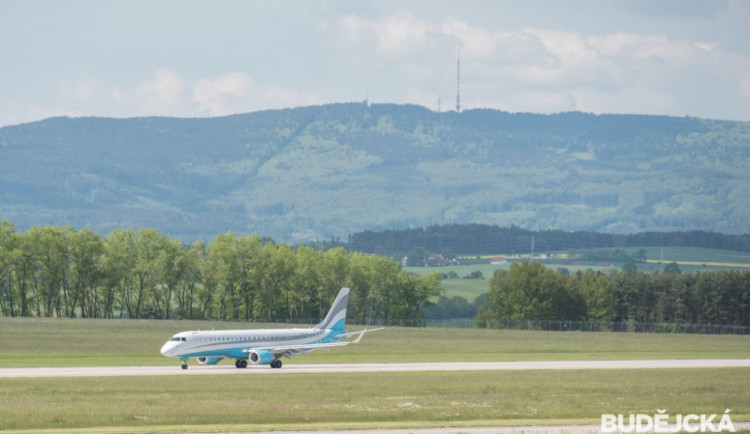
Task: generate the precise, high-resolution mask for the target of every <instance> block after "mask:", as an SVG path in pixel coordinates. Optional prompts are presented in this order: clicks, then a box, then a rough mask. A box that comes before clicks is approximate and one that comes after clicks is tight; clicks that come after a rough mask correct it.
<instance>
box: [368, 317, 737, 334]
mask: <svg viewBox="0 0 750 434" xmlns="http://www.w3.org/2000/svg"><path fill="white" fill-rule="evenodd" d="M367 325H368V326H369V325H372V324H367ZM376 325H388V326H403V327H443V328H477V323H476V320H475V319H474V318H454V319H425V320H407V321H389V322H387V323H386V322H383V321H380V322H377V324H376ZM486 326H487V327H486V328H489V329H500V330H543V331H560V332H564V331H583V332H622V333H685V334H712V335H750V327H748V326H735V325H719V324H671V323H646V322H635V321H628V322H609V321H607V322H602V321H556V320H493V321H488V322H487V324H486Z"/></svg>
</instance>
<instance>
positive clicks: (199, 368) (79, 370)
mask: <svg viewBox="0 0 750 434" xmlns="http://www.w3.org/2000/svg"><path fill="white" fill-rule="evenodd" d="M225 363H227V364H226V365H214V366H205V365H197V364H194V365H191V366H190V368H189V369H187V370H183V369H181V368H180V365H179V364H175V365H174V366H113V367H70V368H3V369H0V378H41V377H125V376H151V375H256V374H258V375H285V374H325V373H351V372H422V371H425V372H426V371H441V372H450V371H533V370H584V369H679V368H750V359H685V360H679V359H667V360H565V361H533V362H437V363H359V364H335V365H334V364H320V365H295V364H288V365H284V367H283V368H281V369H271V368H270V367H268V366H250V367H248V368H247V369H237V368H235V367H234V366H233V365H232V364H231V361H229V362H226V361H225Z"/></svg>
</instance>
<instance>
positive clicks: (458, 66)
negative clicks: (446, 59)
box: [456, 50, 461, 113]
mask: <svg viewBox="0 0 750 434" xmlns="http://www.w3.org/2000/svg"><path fill="white" fill-rule="evenodd" d="M460 111H461V51H460V50H459V51H458V57H457V58H456V113H458V112H460Z"/></svg>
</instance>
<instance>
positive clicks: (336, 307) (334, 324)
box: [315, 288, 349, 331]
mask: <svg viewBox="0 0 750 434" xmlns="http://www.w3.org/2000/svg"><path fill="white" fill-rule="evenodd" d="M348 302H349V288H341V291H339V295H338V296H336V300H334V301H333V304H332V305H331V309H330V310H329V311H328V315H326V317H325V319H324V320H323V322H321V323H320V324H318V325H317V326H315V328H317V329H329V330H336V331H344V327H346V305H347V303H348Z"/></svg>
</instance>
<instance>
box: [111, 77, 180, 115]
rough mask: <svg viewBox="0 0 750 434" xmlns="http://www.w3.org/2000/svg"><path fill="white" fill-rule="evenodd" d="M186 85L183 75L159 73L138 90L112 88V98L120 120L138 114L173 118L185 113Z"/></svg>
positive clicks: (140, 83)
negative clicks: (117, 107)
mask: <svg viewBox="0 0 750 434" xmlns="http://www.w3.org/2000/svg"><path fill="white" fill-rule="evenodd" d="M186 91H187V84H186V80H185V78H184V77H182V76H181V75H180V74H178V73H176V72H174V71H169V70H167V69H158V70H156V71H155V72H154V77H153V78H150V79H146V80H143V81H141V82H139V83H138V84H137V85H136V86H135V88H121V87H113V88H112V89H111V91H110V95H111V98H112V99H114V101H115V102H116V103H117V104H118V105H119V107H120V110H119V111H121V112H122V113H125V114H120V116H128V115H132V114H133V113H134V114H137V115H139V116H145V115H163V116H174V115H176V114H178V113H183V112H184V106H185V97H186Z"/></svg>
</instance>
